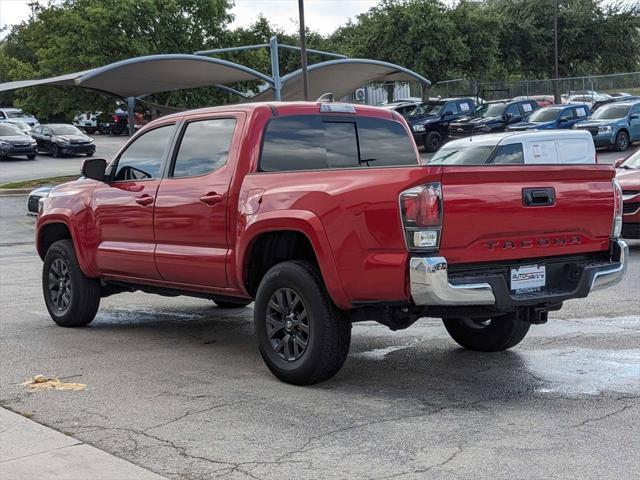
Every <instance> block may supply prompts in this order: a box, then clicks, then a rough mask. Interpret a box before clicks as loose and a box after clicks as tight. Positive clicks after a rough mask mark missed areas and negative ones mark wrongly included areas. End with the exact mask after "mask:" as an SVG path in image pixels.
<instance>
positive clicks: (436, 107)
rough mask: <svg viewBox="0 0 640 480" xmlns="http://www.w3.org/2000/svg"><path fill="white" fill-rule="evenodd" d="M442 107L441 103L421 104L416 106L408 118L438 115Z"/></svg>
mask: <svg viewBox="0 0 640 480" xmlns="http://www.w3.org/2000/svg"><path fill="white" fill-rule="evenodd" d="M442 107H443V105H442V104H441V103H423V104H421V105H418V106H417V107H416V108H414V109H413V111H412V112H411V113H410V114H409V116H410V117H417V116H419V115H439V114H440V110H442Z"/></svg>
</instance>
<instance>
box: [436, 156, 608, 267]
mask: <svg viewBox="0 0 640 480" xmlns="http://www.w3.org/2000/svg"><path fill="white" fill-rule="evenodd" d="M614 175H615V173H614V170H613V168H612V167H611V166H610V165H585V166H566V165H562V166H540V167H536V166H527V167H522V166H514V165H509V166H468V167H467V166H450V167H444V168H443V177H442V189H443V201H444V218H443V228H442V241H441V243H440V245H441V248H440V253H441V255H442V256H444V257H445V258H446V259H447V261H448V262H449V263H450V264H456V263H458V264H460V263H476V262H491V261H499V260H509V259H527V258H538V257H547V256H556V255H571V254H578V253H585V252H595V251H600V250H606V249H608V248H609V237H610V235H611V227H612V220H613V208H614V205H613V185H612V179H613V177H614ZM545 192H546V193H545ZM532 193H533V196H534V200H533V201H532V200H531V198H532V197H531V194H532ZM527 194H528V195H529V196H528V197H527ZM545 194H548V197H549V198H548V204H544V205H543V204H542V203H544V202H545V199H544V196H545ZM531 203H533V205H531Z"/></svg>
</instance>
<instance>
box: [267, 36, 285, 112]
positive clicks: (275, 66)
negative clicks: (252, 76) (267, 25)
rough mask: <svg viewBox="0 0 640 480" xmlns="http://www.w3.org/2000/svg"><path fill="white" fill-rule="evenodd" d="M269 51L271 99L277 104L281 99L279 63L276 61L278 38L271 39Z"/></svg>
mask: <svg viewBox="0 0 640 480" xmlns="http://www.w3.org/2000/svg"><path fill="white" fill-rule="evenodd" d="M269 49H270V50H271V76H272V77H273V99H274V100H275V101H276V102H279V101H280V100H281V99H282V97H281V96H280V91H281V90H282V80H281V79H280V62H279V61H278V37H271V40H269Z"/></svg>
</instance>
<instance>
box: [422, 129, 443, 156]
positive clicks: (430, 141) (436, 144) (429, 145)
mask: <svg viewBox="0 0 640 480" xmlns="http://www.w3.org/2000/svg"><path fill="white" fill-rule="evenodd" d="M441 145H442V137H441V136H440V134H439V133H438V132H429V133H428V134H427V135H425V136H424V149H425V151H427V152H429V153H433V152H435V151H437V150H438V149H439V148H440V146H441Z"/></svg>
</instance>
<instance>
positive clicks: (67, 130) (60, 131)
mask: <svg viewBox="0 0 640 480" xmlns="http://www.w3.org/2000/svg"><path fill="white" fill-rule="evenodd" d="M51 131H52V132H53V134H54V135H83V133H82V132H81V131H80V130H78V129H77V128H76V127H74V126H73V125H56V126H52V127H51Z"/></svg>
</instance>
